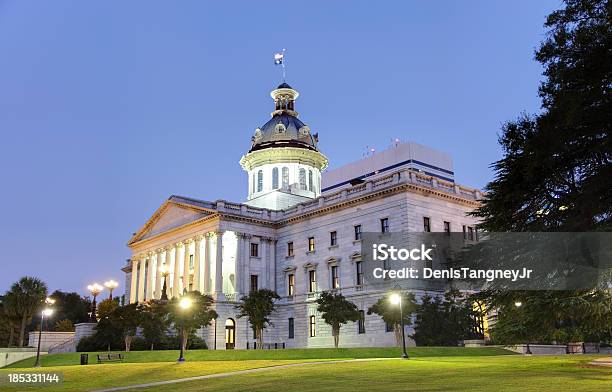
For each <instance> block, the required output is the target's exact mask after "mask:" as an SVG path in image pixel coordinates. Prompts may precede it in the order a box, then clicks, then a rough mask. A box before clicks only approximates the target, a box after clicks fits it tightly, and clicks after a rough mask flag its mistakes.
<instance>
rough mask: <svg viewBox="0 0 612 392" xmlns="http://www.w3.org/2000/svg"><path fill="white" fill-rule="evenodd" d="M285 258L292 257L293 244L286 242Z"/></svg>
mask: <svg viewBox="0 0 612 392" xmlns="http://www.w3.org/2000/svg"><path fill="white" fill-rule="evenodd" d="M287 256H290V257H291V256H293V242H287Z"/></svg>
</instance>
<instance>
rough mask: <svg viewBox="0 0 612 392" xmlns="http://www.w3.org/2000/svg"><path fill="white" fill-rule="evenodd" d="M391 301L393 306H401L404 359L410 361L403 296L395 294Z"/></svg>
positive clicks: (392, 295)
mask: <svg viewBox="0 0 612 392" xmlns="http://www.w3.org/2000/svg"><path fill="white" fill-rule="evenodd" d="M389 300H390V301H391V303H392V304H393V305H399V311H400V326H401V328H402V350H403V354H402V358H403V359H408V352H406V331H405V328H404V310H403V309H402V295H401V294H398V293H393V294H391V297H390V298H389Z"/></svg>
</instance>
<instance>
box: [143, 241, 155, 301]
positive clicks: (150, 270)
mask: <svg viewBox="0 0 612 392" xmlns="http://www.w3.org/2000/svg"><path fill="white" fill-rule="evenodd" d="M147 254H148V258H149V262H148V263H147V294H146V296H145V298H146V299H147V300H150V299H153V298H154V297H153V288H154V287H155V263H154V262H153V252H149V253H147Z"/></svg>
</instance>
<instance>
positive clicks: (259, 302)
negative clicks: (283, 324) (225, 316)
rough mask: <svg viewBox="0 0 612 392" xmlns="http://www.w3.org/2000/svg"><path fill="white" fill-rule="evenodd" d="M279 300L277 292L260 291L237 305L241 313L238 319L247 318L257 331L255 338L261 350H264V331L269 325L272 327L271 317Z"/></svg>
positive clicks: (250, 294) (251, 294)
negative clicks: (275, 302) (276, 301)
mask: <svg viewBox="0 0 612 392" xmlns="http://www.w3.org/2000/svg"><path fill="white" fill-rule="evenodd" d="M279 299H280V296H279V295H278V294H276V292H274V291H272V290H268V289H260V290H257V291H252V292H251V293H249V295H247V296H244V297H242V298H241V299H240V301H241V302H240V303H239V304H238V305H236V309H237V310H238V311H239V313H238V315H237V316H236V317H238V318H242V317H246V318H247V319H248V320H249V324H251V326H252V327H253V329H254V330H255V337H256V338H257V344H258V346H259V347H260V348H263V330H264V329H265V328H266V327H267V326H268V325H272V322H271V321H270V316H271V315H272V313H273V312H274V311H275V310H276V307H275V305H274V301H275V300H279Z"/></svg>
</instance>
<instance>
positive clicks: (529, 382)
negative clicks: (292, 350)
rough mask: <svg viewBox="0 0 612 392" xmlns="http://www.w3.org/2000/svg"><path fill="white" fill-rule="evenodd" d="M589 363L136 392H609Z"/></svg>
mask: <svg viewBox="0 0 612 392" xmlns="http://www.w3.org/2000/svg"><path fill="white" fill-rule="evenodd" d="M592 359H593V357H592V356H562V357H561V356H559V357H524V356H498V357H486V358H484V357H438V358H434V357H432V358H414V359H411V360H408V361H406V360H401V359H397V360H388V361H371V362H355V363H330V364H323V365H306V366H304V367H299V368H290V369H278V370H274V371H266V372H262V373H255V374H248V375H239V376H232V377H227V378H219V379H209V380H201V381H191V382H185V383H180V384H174V385H166V386H157V387H155V388H147V389H138V391H181V392H196V391H198V392H201V391H215V392H223V391H227V392H230V391H232V392H235V391H252V392H257V391H261V392H268V391H276V390H283V391H286V392H289V391H300V392H309V391H313V392H315V391H316V392H328V391H329V392H343V391H348V392H355V391H361V390H367V391H374V392H376V391H380V392H389V391H571V392H582V391H585V392H586V391H588V392H596V391H611V390H612V369H606V368H596V367H590V366H588V365H587V364H586V363H587V362H588V361H590V360H592ZM133 391H134V392H136V390H133Z"/></svg>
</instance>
